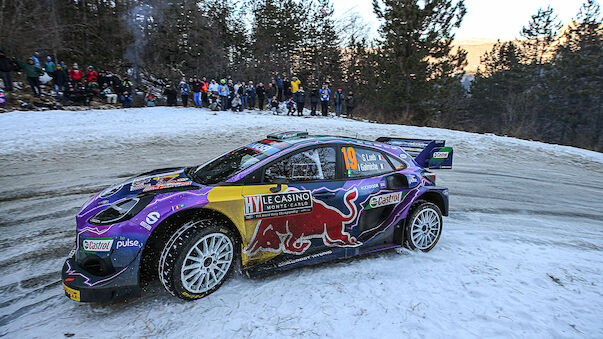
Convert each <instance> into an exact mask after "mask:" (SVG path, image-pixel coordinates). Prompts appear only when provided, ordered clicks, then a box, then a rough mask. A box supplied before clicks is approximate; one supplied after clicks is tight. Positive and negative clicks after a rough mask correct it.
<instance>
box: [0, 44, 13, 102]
mask: <svg viewBox="0 0 603 339" xmlns="http://www.w3.org/2000/svg"><path fill="white" fill-rule="evenodd" d="M14 69H15V63H14V62H13V60H11V59H10V58H9V57H7V56H6V54H4V51H3V50H1V49H0V77H2V82H3V83H4V90H6V91H7V92H11V91H12V90H13V70H14Z"/></svg>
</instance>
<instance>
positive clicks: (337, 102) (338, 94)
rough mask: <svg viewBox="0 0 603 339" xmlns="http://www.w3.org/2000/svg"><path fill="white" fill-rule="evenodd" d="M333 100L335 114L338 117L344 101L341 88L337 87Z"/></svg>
mask: <svg viewBox="0 0 603 339" xmlns="http://www.w3.org/2000/svg"><path fill="white" fill-rule="evenodd" d="M333 100H335V114H336V115H337V116H340V115H341V107H342V106H343V101H344V100H345V94H343V90H342V89H341V87H337V92H335V96H334V98H333Z"/></svg>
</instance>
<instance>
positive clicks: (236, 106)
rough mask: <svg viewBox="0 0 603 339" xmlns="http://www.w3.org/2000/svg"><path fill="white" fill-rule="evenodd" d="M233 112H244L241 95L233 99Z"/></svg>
mask: <svg viewBox="0 0 603 339" xmlns="http://www.w3.org/2000/svg"><path fill="white" fill-rule="evenodd" d="M232 110H233V112H236V111H239V112H241V111H242V110H243V106H242V105H241V96H240V95H239V94H237V95H236V96H235V97H234V98H233V99H232Z"/></svg>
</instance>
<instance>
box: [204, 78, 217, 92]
mask: <svg viewBox="0 0 603 339" xmlns="http://www.w3.org/2000/svg"><path fill="white" fill-rule="evenodd" d="M219 89H220V85H218V83H217V82H216V80H214V79H212V80H211V82H210V83H209V87H208V88H207V90H208V91H209V92H210V93H211V92H216V93H218V90H219Z"/></svg>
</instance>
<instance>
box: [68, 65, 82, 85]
mask: <svg viewBox="0 0 603 339" xmlns="http://www.w3.org/2000/svg"><path fill="white" fill-rule="evenodd" d="M69 78H70V79H71V81H73V82H74V83H76V84H77V83H80V82H81V81H82V78H84V72H82V70H81V69H80V68H79V67H78V65H77V63H74V64H73V68H71V69H70V70H69Z"/></svg>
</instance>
